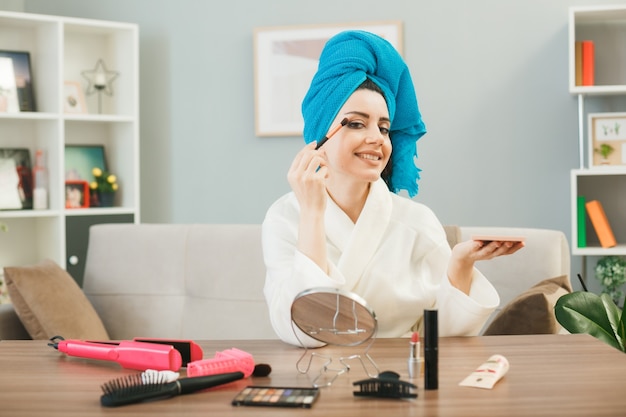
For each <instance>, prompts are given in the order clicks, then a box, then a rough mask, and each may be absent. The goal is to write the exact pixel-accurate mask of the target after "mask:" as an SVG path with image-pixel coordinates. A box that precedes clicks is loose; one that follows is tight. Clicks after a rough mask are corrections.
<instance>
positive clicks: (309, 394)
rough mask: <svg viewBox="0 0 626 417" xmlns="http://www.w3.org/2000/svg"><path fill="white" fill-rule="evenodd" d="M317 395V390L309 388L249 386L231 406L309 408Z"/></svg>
mask: <svg viewBox="0 0 626 417" xmlns="http://www.w3.org/2000/svg"><path fill="white" fill-rule="evenodd" d="M318 395H319V390H318V389H317V388H311V387H305V388H302V387H261V386H249V387H246V388H244V389H243V390H242V391H241V392H240V393H239V394H237V396H236V397H235V398H233V401H232V404H233V405H254V406H257V405H258V406H265V407H297V408H311V407H312V406H313V403H314V402H315V400H316V399H317V397H318Z"/></svg>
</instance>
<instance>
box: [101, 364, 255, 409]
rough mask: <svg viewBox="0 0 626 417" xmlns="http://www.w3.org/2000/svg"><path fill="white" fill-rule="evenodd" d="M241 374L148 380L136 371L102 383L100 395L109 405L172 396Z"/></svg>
mask: <svg viewBox="0 0 626 417" xmlns="http://www.w3.org/2000/svg"><path fill="white" fill-rule="evenodd" d="M241 378H243V373H242V372H229V373H225V374H217V375H209V376H198V377H191V378H182V379H179V380H176V381H174V382H165V381H162V380H160V379H159V378H157V379H156V380H148V381H145V380H144V379H143V378H142V374H134V375H129V376H126V377H123V378H117V379H114V380H111V381H109V382H107V383H105V384H104V385H102V387H101V388H102V392H104V394H103V395H102V397H100V404H102V405H103V406H105V407H117V406H120V405H127V404H133V403H138V402H141V401H147V400H156V399H163V398H169V397H173V396H175V395H182V394H190V393H192V392H195V391H199V390H203V389H207V388H211V387H215V386H217V385H222V384H227V383H229V382H233V381H236V380H238V379H241Z"/></svg>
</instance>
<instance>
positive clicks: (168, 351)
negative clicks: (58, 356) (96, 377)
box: [48, 336, 183, 371]
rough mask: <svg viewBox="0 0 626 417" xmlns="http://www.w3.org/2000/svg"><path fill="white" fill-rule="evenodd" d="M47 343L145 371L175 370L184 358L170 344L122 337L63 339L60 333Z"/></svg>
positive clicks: (73, 353) (80, 355)
mask: <svg viewBox="0 0 626 417" xmlns="http://www.w3.org/2000/svg"><path fill="white" fill-rule="evenodd" d="M50 342H51V343H48V345H49V346H52V347H53V348H55V349H57V350H58V351H59V352H63V353H65V354H67V355H70V356H76V357H80V358H86V359H99V360H105V361H113V362H117V363H119V364H120V365H121V366H122V367H124V368H128V369H136V370H140V371H145V370H147V369H155V370H157V371H164V370H169V371H178V370H179V369H180V368H181V366H182V364H183V360H182V357H181V353H180V352H179V351H178V350H176V349H175V348H174V346H172V345H171V344H165V343H162V341H161V343H149V342H139V341H135V340H132V341H129V340H123V341H120V342H88V341H83V340H71V339H70V340H65V339H64V338H63V337H61V336H55V337H53V338H51V339H50Z"/></svg>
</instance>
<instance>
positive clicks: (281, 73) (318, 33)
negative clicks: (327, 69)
mask: <svg viewBox="0 0 626 417" xmlns="http://www.w3.org/2000/svg"><path fill="white" fill-rule="evenodd" d="M349 29H360V30H365V31H368V32H372V33H375V34H377V35H380V36H382V37H383V38H385V39H387V40H388V41H389V42H390V43H391V44H392V45H393V46H394V47H395V48H396V49H397V50H398V52H400V54H402V47H403V45H402V41H403V37H402V22H401V21H380V22H365V23H345V24H332V25H314V26H313V25H312V26H284V27H261V28H256V29H255V30H254V93H255V133H256V135H257V136H260V137H262V136H302V131H303V128H304V120H303V119H302V114H301V111H300V108H301V103H302V99H303V98H304V96H305V94H306V91H307V89H308V88H309V85H310V84H311V80H312V79H313V76H314V75H315V72H316V71H317V66H318V61H319V56H320V54H321V52H322V49H323V48H324V45H325V44H326V42H327V41H328V39H330V38H331V37H332V36H334V35H336V34H338V33H339V32H342V31H344V30H349Z"/></svg>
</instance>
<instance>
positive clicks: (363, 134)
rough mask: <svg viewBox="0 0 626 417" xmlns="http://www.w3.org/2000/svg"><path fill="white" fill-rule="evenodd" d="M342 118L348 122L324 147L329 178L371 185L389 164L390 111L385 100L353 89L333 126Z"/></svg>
mask: <svg viewBox="0 0 626 417" xmlns="http://www.w3.org/2000/svg"><path fill="white" fill-rule="evenodd" d="M343 118H348V123H347V124H346V125H345V126H344V127H343V128H342V129H340V130H339V132H337V134H335V135H334V136H333V137H332V138H331V139H330V140H329V141H328V142H327V143H326V144H325V145H324V147H323V148H324V149H325V152H326V156H327V160H328V167H329V169H330V171H331V175H330V178H331V180H335V179H337V178H334V177H336V176H339V177H348V178H351V180H352V181H354V180H357V181H363V182H367V183H370V182H374V181H377V180H378V179H379V178H380V174H381V172H382V171H383V169H384V168H385V166H386V165H387V163H388V162H389V158H390V156H391V140H390V138H389V128H390V125H391V122H390V120H389V111H388V110H387V103H386V102H385V99H384V97H383V96H382V95H381V94H380V93H378V92H375V91H372V90H369V89H365V88H361V89H358V90H356V91H355V92H354V93H353V94H352V95H351V96H350V98H348V100H347V101H346V102H345V104H344V105H343V107H342V108H341V109H340V110H339V112H338V114H337V117H336V119H335V120H334V121H333V124H332V126H335V125H336V124H338V123H339V122H340V121H341V120H343Z"/></svg>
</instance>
